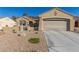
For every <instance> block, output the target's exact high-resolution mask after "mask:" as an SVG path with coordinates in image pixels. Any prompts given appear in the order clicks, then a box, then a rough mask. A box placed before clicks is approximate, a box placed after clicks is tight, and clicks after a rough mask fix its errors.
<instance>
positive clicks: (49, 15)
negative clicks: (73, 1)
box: [39, 9, 75, 31]
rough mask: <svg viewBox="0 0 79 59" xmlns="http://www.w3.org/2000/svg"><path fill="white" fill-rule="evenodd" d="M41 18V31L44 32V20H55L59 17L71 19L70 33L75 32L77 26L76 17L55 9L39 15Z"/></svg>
mask: <svg viewBox="0 0 79 59" xmlns="http://www.w3.org/2000/svg"><path fill="white" fill-rule="evenodd" d="M39 17H41V18H40V21H39V30H44V23H43V20H44V18H54V17H55V18H56V17H57V18H66V19H69V20H70V31H74V25H75V20H74V17H73V16H72V15H70V14H67V13H64V12H63V11H61V10H58V9H53V10H50V11H48V12H46V13H43V14H41V15H39Z"/></svg>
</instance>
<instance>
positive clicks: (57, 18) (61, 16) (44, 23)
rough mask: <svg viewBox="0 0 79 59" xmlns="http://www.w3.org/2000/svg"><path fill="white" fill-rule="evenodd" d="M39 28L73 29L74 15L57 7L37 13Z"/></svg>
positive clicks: (45, 29)
mask: <svg viewBox="0 0 79 59" xmlns="http://www.w3.org/2000/svg"><path fill="white" fill-rule="evenodd" d="M39 17H40V21H39V22H40V23H39V30H43V31H49V30H57V31H74V25H75V23H74V22H75V20H74V16H73V15H71V14H69V13H66V12H64V11H62V10H60V9H58V8H55V9H53V10H50V11H48V12H46V13H43V14H41V15H39Z"/></svg>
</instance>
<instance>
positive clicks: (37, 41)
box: [28, 38, 40, 44]
mask: <svg viewBox="0 0 79 59" xmlns="http://www.w3.org/2000/svg"><path fill="white" fill-rule="evenodd" d="M28 41H29V42H30V43H34V44H36V43H39V42H40V39H39V38H30V39H29V40H28Z"/></svg>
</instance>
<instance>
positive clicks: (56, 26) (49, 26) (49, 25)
mask: <svg viewBox="0 0 79 59" xmlns="http://www.w3.org/2000/svg"><path fill="white" fill-rule="evenodd" d="M66 25H67V22H66V21H44V26H45V30H64V31H66Z"/></svg>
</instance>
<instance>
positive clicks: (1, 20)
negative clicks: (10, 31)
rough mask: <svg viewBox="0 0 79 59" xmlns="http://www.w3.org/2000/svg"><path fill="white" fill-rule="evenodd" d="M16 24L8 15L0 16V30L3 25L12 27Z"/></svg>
mask: <svg viewBox="0 0 79 59" xmlns="http://www.w3.org/2000/svg"><path fill="white" fill-rule="evenodd" d="M15 25H16V22H15V21H13V19H11V18H9V17H4V18H0V30H2V29H3V28H4V27H10V28H11V27H13V26H15Z"/></svg>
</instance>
